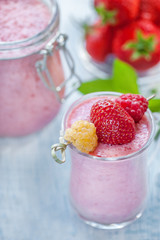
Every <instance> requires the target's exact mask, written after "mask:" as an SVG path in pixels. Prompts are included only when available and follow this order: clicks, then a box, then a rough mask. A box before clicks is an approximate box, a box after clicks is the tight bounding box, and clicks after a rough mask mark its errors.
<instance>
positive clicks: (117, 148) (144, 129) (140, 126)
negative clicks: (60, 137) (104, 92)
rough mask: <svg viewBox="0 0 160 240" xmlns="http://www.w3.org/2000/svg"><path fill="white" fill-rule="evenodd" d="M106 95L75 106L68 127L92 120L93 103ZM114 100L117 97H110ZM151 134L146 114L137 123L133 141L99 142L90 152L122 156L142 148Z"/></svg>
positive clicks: (103, 155) (106, 155) (100, 154)
mask: <svg viewBox="0 0 160 240" xmlns="http://www.w3.org/2000/svg"><path fill="white" fill-rule="evenodd" d="M102 98H103V99H104V98H106V97H104V96H99V97H93V98H91V99H87V100H84V101H83V102H82V103H80V104H78V105H77V106H76V107H74V108H73V109H72V111H71V113H70V114H69V116H68V118H67V123H66V127H67V128H68V127H71V125H72V123H73V122H75V121H77V120H87V121H90V109H91V107H92V105H93V104H94V103H95V102H96V101H98V100H99V99H102ZM107 98H109V99H111V100H113V101H114V98H115V97H111V96H110V97H108V96H107ZM149 135H150V126H149V122H148V120H147V118H146V116H145V115H144V116H143V118H142V119H141V120H140V122H139V123H136V135H135V138H134V140H133V141H132V142H130V143H127V144H123V145H109V144H103V143H99V144H98V146H97V148H96V150H95V151H94V152H92V153H90V154H92V155H93V156H97V157H105V158H107V157H108V158H109V157H122V156H126V155H129V154H132V153H134V152H137V151H138V150H140V149H141V148H142V147H143V146H144V145H145V143H146V142H147V140H148V138H149Z"/></svg>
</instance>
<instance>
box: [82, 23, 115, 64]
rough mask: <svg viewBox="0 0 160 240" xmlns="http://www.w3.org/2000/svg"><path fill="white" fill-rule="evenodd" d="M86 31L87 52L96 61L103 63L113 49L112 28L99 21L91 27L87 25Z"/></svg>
mask: <svg viewBox="0 0 160 240" xmlns="http://www.w3.org/2000/svg"><path fill="white" fill-rule="evenodd" d="M84 29H85V40H86V49H87V52H88V53H89V54H90V56H91V57H92V58H93V59H94V60H96V61H99V62H103V61H104V60H105V58H106V57H107V55H108V53H109V52H110V49H111V47H110V45H111V31H110V26H108V25H104V24H102V22H101V20H98V21H96V23H95V24H93V25H91V26H88V25H85V26H84Z"/></svg>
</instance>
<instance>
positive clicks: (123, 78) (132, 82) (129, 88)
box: [112, 59, 139, 94]
mask: <svg viewBox="0 0 160 240" xmlns="http://www.w3.org/2000/svg"><path fill="white" fill-rule="evenodd" d="M112 81H113V87H114V91H117V92H122V93H135V94H138V93H139V89H138V84H137V73H136V71H135V70H134V68H133V67H131V66H130V65H129V64H127V63H125V62H122V61H120V60H118V59H116V60H115V61H114V64H113V77H112Z"/></svg>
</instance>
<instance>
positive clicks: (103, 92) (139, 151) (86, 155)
mask: <svg viewBox="0 0 160 240" xmlns="http://www.w3.org/2000/svg"><path fill="white" fill-rule="evenodd" d="M107 95H109V96H120V95H122V93H120V92H108V91H102V92H94V93H89V94H86V95H84V96H82V97H81V98H79V99H78V100H76V101H75V102H74V103H73V104H72V105H71V106H70V107H69V109H68V110H67V111H66V113H65V114H64V116H63V119H62V126H61V129H62V132H64V128H65V127H64V125H65V124H64V123H65V120H66V118H67V116H68V114H69V113H70V112H71V109H72V108H73V107H75V106H76V105H77V104H79V103H81V102H83V101H84V100H85V99H89V98H92V97H96V96H107ZM146 113H147V114H148V116H149V118H150V126H151V131H150V136H149V138H148V140H147V142H146V143H145V144H144V146H143V147H142V148H141V149H139V150H138V151H136V152H133V153H131V154H128V155H125V156H120V157H97V156H93V155H90V154H87V153H83V152H81V151H79V150H78V149H77V148H76V147H74V146H73V145H72V144H69V145H68V147H69V148H71V149H72V150H73V151H74V152H76V153H78V154H80V155H82V156H84V157H87V158H90V159H94V160H98V161H106V162H107V161H123V160H128V159H130V158H132V157H136V156H137V155H139V154H141V153H142V152H143V151H144V150H145V149H147V148H148V147H149V145H150V144H151V142H152V140H153V137H154V134H155V121H154V118H153V115H152V113H151V111H150V110H149V109H147V111H146Z"/></svg>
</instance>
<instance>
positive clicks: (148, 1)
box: [140, 0, 160, 28]
mask: <svg viewBox="0 0 160 240" xmlns="http://www.w3.org/2000/svg"><path fill="white" fill-rule="evenodd" d="M140 17H141V18H143V19H148V20H150V21H152V22H154V23H155V24H157V25H158V26H159V28H160V0H141V4H140Z"/></svg>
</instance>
